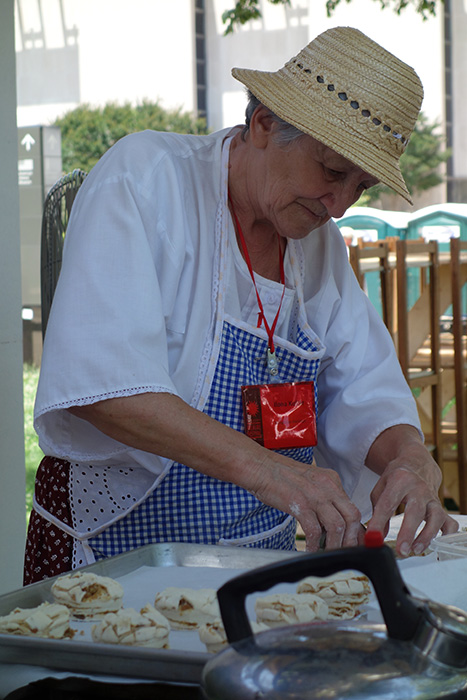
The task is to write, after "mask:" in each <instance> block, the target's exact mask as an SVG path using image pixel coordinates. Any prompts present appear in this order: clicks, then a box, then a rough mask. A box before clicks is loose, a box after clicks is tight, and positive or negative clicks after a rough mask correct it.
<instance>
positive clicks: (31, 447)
mask: <svg viewBox="0 0 467 700" xmlns="http://www.w3.org/2000/svg"><path fill="white" fill-rule="evenodd" d="M38 379H39V368H38V367H33V366H31V365H24V366H23V394H24V450H25V460H26V514H27V519H28V520H29V513H30V512H31V508H32V496H33V493H34V479H35V477H36V471H37V467H38V466H39V462H40V461H41V459H42V457H43V456H44V454H43V452H42V450H41V449H40V447H39V442H38V438H37V433H36V431H35V430H34V426H33V412H34V401H35V398H36V389H37V382H38Z"/></svg>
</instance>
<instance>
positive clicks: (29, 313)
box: [18, 126, 62, 362]
mask: <svg viewBox="0 0 467 700" xmlns="http://www.w3.org/2000/svg"><path fill="white" fill-rule="evenodd" d="M61 150H62V144H61V132H60V128H59V127H54V126H32V127H20V128H19V129H18V182H19V208H20V234H21V289H22V303H23V318H24V319H25V320H24V322H23V330H24V355H25V358H24V359H25V360H26V361H30V362H31V361H34V360H35V359H36V358H35V357H34V355H36V354H37V353H35V352H34V348H33V333H32V331H35V330H36V328H39V327H40V326H39V325H38V324H40V303H41V298H40V290H41V285H40V259H41V254H40V245H41V225H42V210H43V206H44V200H45V197H46V195H47V192H48V191H49V189H50V188H51V187H52V185H54V184H55V182H57V180H58V179H59V178H60V177H61V175H62V153H61Z"/></svg>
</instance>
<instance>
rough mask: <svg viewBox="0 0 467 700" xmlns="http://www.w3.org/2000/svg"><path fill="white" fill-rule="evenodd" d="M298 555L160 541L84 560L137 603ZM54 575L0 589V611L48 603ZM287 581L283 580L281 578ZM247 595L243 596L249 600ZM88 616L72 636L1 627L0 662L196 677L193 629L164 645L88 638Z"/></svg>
mask: <svg viewBox="0 0 467 700" xmlns="http://www.w3.org/2000/svg"><path fill="white" fill-rule="evenodd" d="M296 556H299V554H298V553H297V552H281V551H277V550H276V551H275V550H259V549H248V548H232V547H218V546H209V545H196V544H194V545H188V544H182V543H177V542H174V543H165V544H156V545H148V546H146V547H141V548H140V549H136V550H133V551H131V552H126V553H125V554H121V555H119V556H117V557H112V558H111V559H106V560H104V561H102V562H98V563H96V564H92V565H90V566H88V567H85V569H86V570H87V571H93V572H94V573H96V574H100V575H102V576H111V577H112V578H115V579H116V580H118V581H120V582H121V583H122V585H123V587H124V591H125V595H124V600H123V604H124V606H125V607H135V608H136V609H139V608H141V607H142V606H143V605H145V604H146V603H148V602H150V603H154V598H155V595H156V593H157V592H158V591H160V590H163V588H166V587H167V586H187V587H190V588H216V589H217V588H218V587H219V586H220V585H222V584H223V583H224V582H225V581H227V580H228V579H229V578H232V577H233V576H235V575H237V574H238V573H240V572H241V571H245V570H246V569H252V568H256V567H258V566H263V565H266V564H270V563H273V562H275V561H282V560H284V559H287V558H290V557H296ZM55 580H56V579H55V578H51V579H48V580H46V581H41V582H39V583H34V584H32V585H30V586H27V587H25V588H22V589H20V590H18V591H13V592H11V593H7V594H6V595H3V596H0V615H7V614H8V613H9V612H11V610H13V609H14V608H15V607H21V608H29V607H35V606H37V605H40V604H41V603H43V602H45V601H49V602H51V601H52V600H53V597H52V595H51V592H50V588H51V586H52V583H53V582H54V581H55ZM284 585H286V584H284ZM251 605H253V602H250V601H248V606H251ZM92 624H93V623H92V622H77V621H76V622H75V621H73V623H72V627H74V628H75V629H77V630H78V634H77V635H75V637H74V639H73V640H63V641H62V640H53V639H39V638H34V637H22V636H21V637H20V636H14V635H6V634H0V662H1V663H7V664H24V662H25V660H27V661H28V663H31V662H32V661H33V663H34V664H35V665H36V666H44V667H47V668H54V669H66V670H67V671H70V672H72V671H76V672H80V673H91V674H92V673H99V674H108V675H112V676H125V677H129V678H138V679H148V680H162V681H173V682H179V683H183V682H186V683H199V682H200V680H201V673H202V669H203V667H204V665H205V663H206V662H207V661H208V660H209V659H210V658H211V656H212V655H211V654H209V653H207V652H206V648H205V646H204V645H203V644H202V643H201V642H200V641H199V636H198V633H197V632H195V631H190V632H186V631H180V632H178V631H175V630H172V631H171V633H170V638H169V643H170V649H145V648H144V647H126V646H123V645H122V646H119V645H108V644H97V643H95V642H92V641H91V626H92Z"/></svg>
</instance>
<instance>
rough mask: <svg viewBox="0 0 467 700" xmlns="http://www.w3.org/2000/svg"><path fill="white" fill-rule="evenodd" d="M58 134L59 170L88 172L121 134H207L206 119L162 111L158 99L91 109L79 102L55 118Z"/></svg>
mask: <svg viewBox="0 0 467 700" xmlns="http://www.w3.org/2000/svg"><path fill="white" fill-rule="evenodd" d="M54 125H55V126H59V127H60V129H61V133H62V161H63V170H64V171H65V172H70V171H71V170H74V169H75V168H81V169H82V170H85V171H86V172H89V170H91V168H92V167H93V166H94V165H95V164H96V163H97V161H98V160H99V158H100V157H101V156H102V155H104V153H105V152H106V151H107V150H108V149H109V148H110V147H111V146H113V144H114V143H116V142H117V141H118V140H119V139H121V138H122V136H126V135H127V134H131V133H133V132H135V131H143V130H144V129H153V130H154V131H174V132H177V133H181V134H205V133H207V126H206V121H205V120H204V119H197V118H195V117H193V116H192V115H191V114H189V113H188V112H182V111H181V110H180V109H175V110H165V109H163V108H162V107H161V106H160V105H159V103H158V102H149V101H145V102H142V103H141V104H139V105H137V106H136V107H134V106H132V105H131V104H130V103H129V102H127V103H125V104H122V105H118V104H116V103H109V104H107V105H105V107H95V108H92V107H90V106H89V105H86V104H84V105H80V106H79V107H77V108H76V109H73V110H71V111H70V112H67V113H66V114H64V115H63V116H62V117H60V118H58V119H57V120H56V121H55V123H54Z"/></svg>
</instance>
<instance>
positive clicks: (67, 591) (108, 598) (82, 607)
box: [51, 571, 123, 619]
mask: <svg viewBox="0 0 467 700" xmlns="http://www.w3.org/2000/svg"><path fill="white" fill-rule="evenodd" d="M51 590H52V594H53V597H54V599H55V601H56V602H57V603H61V604H62V605H66V606H67V608H69V609H70V611H71V612H72V614H73V617H76V618H78V619H83V618H86V617H96V616H100V615H105V614H106V613H108V612H116V611H117V610H120V608H121V607H122V603H123V588H122V586H121V585H120V584H119V583H118V581H115V580H114V579H112V578H109V577H108V576H98V575H97V574H93V573H91V572H90V571H75V572H74V573H72V574H67V575H66V576H60V577H59V578H58V579H57V580H56V581H55V582H54V583H53V584H52V589H51Z"/></svg>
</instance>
